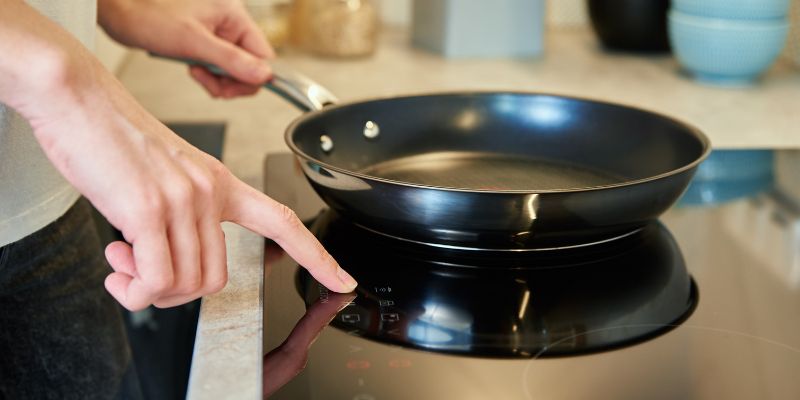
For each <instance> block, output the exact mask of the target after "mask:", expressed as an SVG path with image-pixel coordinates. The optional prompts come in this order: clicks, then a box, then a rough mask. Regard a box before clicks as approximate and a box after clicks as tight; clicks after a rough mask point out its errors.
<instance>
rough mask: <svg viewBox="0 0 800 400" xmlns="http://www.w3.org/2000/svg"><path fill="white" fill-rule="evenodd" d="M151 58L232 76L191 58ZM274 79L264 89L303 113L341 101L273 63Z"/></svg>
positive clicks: (316, 85)
mask: <svg viewBox="0 0 800 400" xmlns="http://www.w3.org/2000/svg"><path fill="white" fill-rule="evenodd" d="M150 55H151V56H154V57H157V58H163V59H165V60H172V61H177V62H181V63H184V64H187V65H196V66H200V67H204V68H206V69H208V70H209V71H211V73H212V74H215V75H220V76H230V74H228V73H227V72H226V71H225V70H223V69H222V68H220V67H218V66H216V65H214V64H210V63H207V62H203V61H199V60H193V59H189V58H177V57H170V56H164V55H161V54H156V53H150ZM271 66H272V77H271V78H269V80H268V81H267V82H266V83H265V84H264V88H266V89H269V90H271V91H273V92H275V93H277V94H278V95H279V96H281V97H283V98H284V100H287V101H288V102H290V103H292V104H293V105H294V106H295V107H297V108H299V109H300V110H302V111H315V110H321V109H322V108H323V107H325V106H328V105H332V104H336V103H338V102H339V99H337V98H336V96H334V95H333V93H331V92H330V90H328V89H326V88H325V87H323V86H322V85H320V84H318V83H316V82H314V81H313V80H311V78H309V77H307V76H305V75H303V74H300V73H298V72H296V71H291V70H289V69H286V68H285V67H283V66H281V65H280V64H276V63H272V65H271Z"/></svg>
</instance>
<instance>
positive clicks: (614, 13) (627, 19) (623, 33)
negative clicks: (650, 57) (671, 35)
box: [587, 0, 670, 52]
mask: <svg viewBox="0 0 800 400" xmlns="http://www.w3.org/2000/svg"><path fill="white" fill-rule="evenodd" d="M587 3H588V8H589V18H590V20H591V22H592V28H593V29H594V32H595V33H596V34H597V36H598V37H599V38H600V41H601V42H602V43H603V45H604V46H605V47H607V48H609V49H613V50H625V51H642V52H664V51H669V39H668V37H667V11H668V10H669V6H670V1H669V0H587Z"/></svg>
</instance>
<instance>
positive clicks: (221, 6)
mask: <svg viewBox="0 0 800 400" xmlns="http://www.w3.org/2000/svg"><path fill="white" fill-rule="evenodd" d="M98 22H99V23H100V25H101V26H102V27H103V29H105V31H106V32H107V33H108V34H109V36H111V37H112V38H113V39H115V40H116V41H118V42H120V43H122V44H125V45H127V46H132V47H138V48H142V49H145V50H148V51H151V52H154V53H158V54H162V55H167V56H172V57H179V58H191V59H196V60H201V61H205V62H207V63H211V64H215V65H219V66H220V67H222V69H224V70H225V71H228V72H229V73H230V74H231V75H232V76H233V77H232V78H228V77H219V76H216V75H213V74H211V73H210V72H209V71H207V70H205V69H204V68H201V67H191V68H190V74H191V76H192V77H193V78H194V79H195V80H197V81H198V82H199V83H200V84H201V85H203V87H205V88H206V90H207V91H208V92H209V93H210V94H211V95H212V96H214V97H224V98H230V97H235V96H241V95H249V94H253V93H255V92H256V91H257V90H258V89H259V85H260V84H262V83H264V82H265V81H266V80H267V79H268V78H269V76H270V71H271V70H270V68H269V64H268V61H269V60H271V59H272V58H274V56H275V53H274V51H273V50H272V47H270V45H269V43H267V41H266V40H265V39H264V34H263V33H262V32H261V30H260V29H259V28H258V27H257V26H256V24H255V23H254V22H253V20H252V18H250V16H249V15H248V14H247V11H246V10H245V8H244V6H243V5H242V2H241V1H240V0H200V1H198V0H98Z"/></svg>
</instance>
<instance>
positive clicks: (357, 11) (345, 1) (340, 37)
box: [305, 0, 380, 57]
mask: <svg viewBox="0 0 800 400" xmlns="http://www.w3.org/2000/svg"><path fill="white" fill-rule="evenodd" d="M305 1H307V2H308V5H307V6H306V7H307V10H308V14H307V17H308V19H307V21H308V23H307V24H306V27H307V28H308V31H309V37H308V42H307V43H306V44H307V46H306V47H307V48H309V49H311V50H312V51H313V52H314V53H316V54H319V55H324V56H332V57H357V56H365V55H369V54H372V53H373V52H374V51H375V48H376V47H377V42H378V32H379V30H380V20H379V17H378V9H377V6H376V5H375V3H374V2H373V1H372V0H305Z"/></svg>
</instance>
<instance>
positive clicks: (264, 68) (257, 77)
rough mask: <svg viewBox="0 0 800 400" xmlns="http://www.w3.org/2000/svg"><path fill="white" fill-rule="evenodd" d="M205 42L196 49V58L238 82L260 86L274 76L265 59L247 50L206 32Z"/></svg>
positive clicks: (202, 41)
mask: <svg viewBox="0 0 800 400" xmlns="http://www.w3.org/2000/svg"><path fill="white" fill-rule="evenodd" d="M202 34H203V36H205V38H204V40H201V41H199V43H201V45H199V46H197V47H196V51H197V52H196V54H195V55H194V56H195V57H197V58H199V59H200V60H201V61H205V62H209V63H212V64H215V65H217V66H218V67H220V68H222V69H223V70H224V71H225V72H227V73H228V74H230V75H231V77H233V78H235V79H236V80H238V81H241V82H244V83H248V84H251V85H260V84H262V83H264V82H266V80H267V79H269V77H270V76H271V75H272V68H270V66H269V64H267V61H266V60H265V59H262V58H259V57H256V56H255V55H253V54H252V53H249V52H248V51H246V50H245V49H243V48H241V47H239V46H237V45H235V44H233V43H231V42H229V41H227V40H224V39H222V38H220V37H218V36H216V35H214V34H213V33H212V32H210V31H207V30H204V31H203V33H202Z"/></svg>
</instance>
